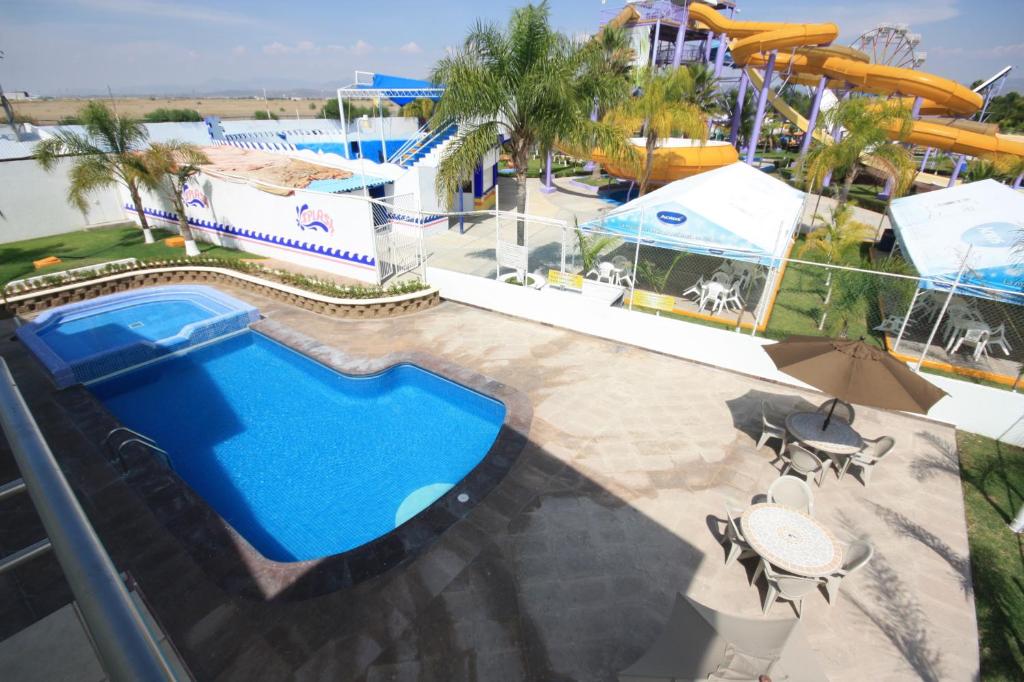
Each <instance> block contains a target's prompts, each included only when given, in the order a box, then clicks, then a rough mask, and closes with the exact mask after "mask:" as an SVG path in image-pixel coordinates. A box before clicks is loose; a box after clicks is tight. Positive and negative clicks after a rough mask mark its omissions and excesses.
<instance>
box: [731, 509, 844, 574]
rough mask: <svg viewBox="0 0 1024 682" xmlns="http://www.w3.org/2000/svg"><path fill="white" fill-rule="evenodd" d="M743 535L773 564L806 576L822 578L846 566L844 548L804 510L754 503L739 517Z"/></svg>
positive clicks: (754, 548) (755, 549)
mask: <svg viewBox="0 0 1024 682" xmlns="http://www.w3.org/2000/svg"><path fill="white" fill-rule="evenodd" d="M740 524H741V525H742V528H743V537H745V538H746V540H747V542H748V543H749V544H750V547H751V549H753V550H754V551H755V552H757V553H758V555H759V556H761V557H763V558H764V560H765V561H767V562H768V563H770V564H771V565H772V566H775V567H777V568H781V569H782V570H784V571H788V572H789V573H792V574H794V575H800V576H804V577H805V578H821V577H824V576H828V575H831V574H833V573H835V572H836V571H837V570H839V568H840V567H841V566H842V565H843V550H842V548H841V547H840V546H839V542H837V541H836V538H835V536H833V535H832V533H831V532H830V531H829V529H828V528H826V527H825V526H823V525H822V524H821V523H819V522H818V521H816V520H815V519H814V518H812V517H811V516H809V515H807V514H805V513H804V512H802V511H800V510H798V509H793V508H791V507H784V506H782V505H780V504H771V503H765V504H754V505H751V506H750V507H748V508H747V509H746V511H744V512H743V516H741V517H740Z"/></svg>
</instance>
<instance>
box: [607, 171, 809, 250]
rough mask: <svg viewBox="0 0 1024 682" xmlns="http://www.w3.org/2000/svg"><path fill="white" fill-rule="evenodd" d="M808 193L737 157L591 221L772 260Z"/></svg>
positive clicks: (660, 242) (648, 239) (659, 240)
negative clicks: (739, 160) (734, 161)
mask: <svg viewBox="0 0 1024 682" xmlns="http://www.w3.org/2000/svg"><path fill="white" fill-rule="evenodd" d="M803 202H804V193H803V192H801V191H799V190H797V189H793V188H792V187H790V186H789V185H787V184H786V183H784V182H782V181H781V180H777V179H776V178H774V177H772V176H771V175H769V174H767V173H765V172H763V171H760V170H757V169H756V168H752V167H751V166H748V165H747V164H745V163H739V162H737V163H733V164H730V165H728V166H723V167H722V168H717V169H715V170H712V171H708V172H706V173H701V174H699V175H694V176H692V177H689V178H684V179H683V180H676V181H675V182H672V183H669V184H668V185H665V186H664V187H662V188H660V189H657V190H655V191H653V192H651V193H650V194H647V195H645V196H642V197H639V198H637V199H634V200H633V201H630V202H629V203H627V204H623V205H622V206H620V207H619V208H617V209H615V210H614V211H610V212H609V213H607V214H606V215H605V216H604V217H603V218H601V219H599V220H595V221H591V222H589V223H587V227H590V228H592V229H603V230H605V231H608V232H614V233H616V234H620V235H623V236H624V237H626V239H627V240H636V238H637V235H638V232H639V238H640V241H641V242H642V243H646V244H653V245H655V246H660V247H662V248H668V249H673V250H676V251H689V252H692V253H704V254H708V255H713V256H720V257H723V258H734V259H738V260H746V261H752V262H761V263H767V262H769V261H771V260H773V259H776V258H782V257H783V256H785V254H786V250H787V248H788V247H789V241H790V237H791V236H792V234H793V231H794V229H795V228H796V225H797V221H798V220H799V219H800V215H801V212H802V210H803Z"/></svg>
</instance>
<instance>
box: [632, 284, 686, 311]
mask: <svg viewBox="0 0 1024 682" xmlns="http://www.w3.org/2000/svg"><path fill="white" fill-rule="evenodd" d="M633 305H638V306H642V307H644V308H651V309H652V310H665V311H667V312H672V310H673V309H675V307H676V299H675V297H674V296H665V295H664V294H655V293H653V292H650V291H643V290H641V289H637V290H636V291H634V292H633Z"/></svg>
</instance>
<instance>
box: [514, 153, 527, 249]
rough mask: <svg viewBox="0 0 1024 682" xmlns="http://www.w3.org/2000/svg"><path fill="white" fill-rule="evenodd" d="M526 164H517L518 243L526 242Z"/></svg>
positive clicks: (520, 244)
mask: <svg viewBox="0 0 1024 682" xmlns="http://www.w3.org/2000/svg"><path fill="white" fill-rule="evenodd" d="M524 215H526V164H525V163H523V165H522V166H519V165H517V166H516V244H518V245H519V246H523V245H524V244H526V221H525V220H523V216H524Z"/></svg>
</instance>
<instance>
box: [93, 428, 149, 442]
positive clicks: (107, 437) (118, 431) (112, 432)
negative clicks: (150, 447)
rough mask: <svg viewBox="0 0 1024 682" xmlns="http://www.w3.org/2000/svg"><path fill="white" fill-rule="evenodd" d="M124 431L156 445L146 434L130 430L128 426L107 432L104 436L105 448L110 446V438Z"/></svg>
mask: <svg viewBox="0 0 1024 682" xmlns="http://www.w3.org/2000/svg"><path fill="white" fill-rule="evenodd" d="M122 431H123V432H125V433H130V434H131V435H133V436H136V437H138V438H141V439H142V440H148V441H149V442H150V443H153V444H156V440H154V439H153V438H150V437H149V436H147V435H146V434H144V433H139V432H138V431H136V430H135V429H129V428H128V427H127V426H115V427H114V428H112V429H110V430H109V431H107V435H105V436H103V446H104V447H106V446H107V445H109V444H110V437H111V436H113V435H114V434H115V433H121V432H122Z"/></svg>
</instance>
